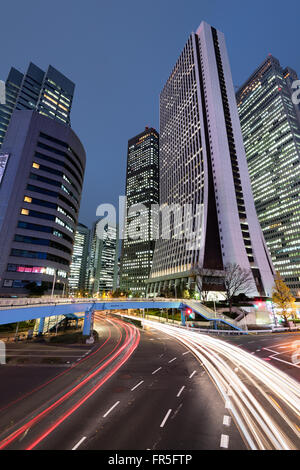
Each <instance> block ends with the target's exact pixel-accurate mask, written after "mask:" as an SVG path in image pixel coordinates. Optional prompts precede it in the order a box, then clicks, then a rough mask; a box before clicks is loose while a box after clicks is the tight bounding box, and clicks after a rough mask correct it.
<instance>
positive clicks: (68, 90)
mask: <svg viewBox="0 0 300 470" xmlns="http://www.w3.org/2000/svg"><path fill="white" fill-rule="evenodd" d="M74 89H75V85H74V83H73V82H72V81H71V80H69V79H68V78H67V77H65V76H64V75H63V74H62V73H61V72H59V71H58V70H56V69H55V68H54V67H52V66H51V65H49V67H48V69H47V71H46V72H44V71H43V70H41V69H40V68H39V67H37V66H36V65H35V64H33V63H30V64H29V67H28V69H27V72H26V73H25V74H22V73H21V72H19V71H18V70H16V69H15V68H12V69H11V70H10V72H9V75H8V78H7V80H6V104H4V105H0V147H1V145H2V143H3V140H4V137H5V133H6V129H7V127H8V124H9V121H10V118H11V115H12V112H13V110H14V109H20V110H22V109H29V110H35V111H38V112H39V113H40V114H43V115H44V116H48V117H49V118H51V119H54V120H56V121H58V122H61V123H63V124H67V125H68V126H70V125H71V121H70V112H71V106H72V101H73V95H74Z"/></svg>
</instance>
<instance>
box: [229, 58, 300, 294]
mask: <svg viewBox="0 0 300 470" xmlns="http://www.w3.org/2000/svg"><path fill="white" fill-rule="evenodd" d="M294 80H298V77H297V74H296V72H295V71H293V70H292V69H291V68H289V67H288V68H282V67H281V65H280V63H279V61H278V60H277V59H276V58H275V57H273V56H271V55H270V56H268V57H267V58H266V60H265V61H264V62H263V63H262V64H261V65H260V66H259V67H258V68H257V69H256V70H255V71H254V73H253V74H252V75H251V77H250V78H249V79H248V80H247V81H246V83H245V84H244V85H243V86H242V87H241V88H240V89H239V91H238V92H237V95H236V98H237V105H238V110H239V116H240V121H241V127H242V133H243V138H244V144H245V149H246V155H247V162H248V167H249V173H250V178H251V183H252V190H253V195H254V200H255V207H256V210H257V214H258V218H259V221H260V225H261V227H262V231H263V234H264V237H265V240H266V243H267V246H268V248H269V251H270V253H271V256H272V261H273V264H274V267H275V269H276V271H279V272H280V274H281V275H282V276H283V278H284V280H285V281H286V283H287V284H288V286H289V287H290V288H291V289H292V290H293V292H294V293H295V294H297V293H298V291H299V290H300V189H299V188H300V119H299V105H294V104H293V102H292V93H293V92H294V90H293V89H292V88H291V86H292V83H293V81H294Z"/></svg>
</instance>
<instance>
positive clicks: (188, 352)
mask: <svg viewBox="0 0 300 470" xmlns="http://www.w3.org/2000/svg"><path fill="white" fill-rule="evenodd" d="M190 353H191V351H187V352H185V353H182V355H183V356H185V355H186V354H190Z"/></svg>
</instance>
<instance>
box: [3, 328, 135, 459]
mask: <svg viewBox="0 0 300 470" xmlns="http://www.w3.org/2000/svg"><path fill="white" fill-rule="evenodd" d="M116 323H118V324H120V325H122V326H123V328H124V330H125V332H126V337H125V340H124V344H123V345H122V347H120V348H119V349H118V350H117V351H116V352H115V353H114V354H113V355H111V354H112V352H113V351H115V350H116V349H117V347H118V346H119V344H120V341H121V336H120V338H119V341H118V343H117V345H116V346H115V347H114V349H113V350H112V351H111V352H110V353H109V354H107V356H106V357H108V356H111V357H109V359H107V360H106V362H104V363H103V364H102V365H101V366H100V367H98V368H96V369H95V370H94V371H93V372H92V373H90V374H89V375H87V376H86V377H85V378H84V379H83V380H81V381H80V382H79V383H78V384H77V385H76V386H75V387H73V388H72V389H71V390H69V391H68V392H67V393H65V394H64V395H63V396H61V397H60V398H59V399H58V400H56V401H55V402H54V403H52V404H51V405H50V406H48V407H47V408H46V409H44V410H43V411H42V412H40V413H39V414H37V415H36V416H35V417H34V418H32V419H31V420H29V421H28V422H27V423H26V424H24V425H23V426H21V427H20V428H19V429H17V430H16V431H14V432H13V433H12V434H10V435H9V436H7V437H6V438H5V439H3V440H2V441H1V442H0V450H1V449H4V448H6V447H7V446H8V445H9V444H11V443H12V442H13V441H15V440H16V439H17V438H18V437H19V436H20V435H21V434H22V433H24V432H25V431H26V430H27V429H28V428H31V427H32V426H33V425H35V424H36V423H38V422H39V421H41V419H43V418H44V417H45V416H46V415H48V414H49V412H50V411H52V410H53V409H55V408H57V407H58V406H59V405H61V404H62V403H63V402H64V401H66V400H67V399H68V398H70V397H71V396H72V395H74V393H75V392H77V391H78V390H79V389H81V388H82V387H83V386H84V385H85V384H87V383H88V382H90V380H91V379H93V378H95V377H96V376H97V375H98V374H99V372H101V371H102V370H103V369H105V368H107V367H108V366H109V365H110V364H111V362H112V361H113V360H115V359H118V358H119V356H120V355H121V354H122V352H123V351H124V350H125V349H126V348H129V350H128V351H127V352H126V354H125V355H124V358H123V359H122V358H121V360H119V362H117V364H116V365H115V366H114V367H113V369H112V370H111V371H110V372H109V373H107V374H106V375H105V376H104V377H103V378H102V379H101V380H100V381H99V382H98V383H97V384H96V385H95V386H94V387H93V388H92V389H91V391H90V392H88V393H87V394H85V395H84V397H83V398H82V399H81V400H79V401H78V402H77V404H76V405H74V406H73V407H72V408H70V409H69V411H68V412H67V413H65V414H63V416H62V418H60V419H59V420H58V421H56V422H55V423H54V425H52V426H51V428H50V429H48V430H47V431H46V432H45V433H43V434H42V436H40V437H39V438H38V439H37V440H36V441H35V443H33V444H32V445H31V446H30V449H32V448H34V447H35V446H36V445H37V444H38V442H40V441H41V440H43V439H44V438H45V437H46V436H47V435H48V434H50V432H52V431H53V430H54V429H55V428H56V427H57V426H58V425H59V424H60V423H61V422H63V421H64V420H65V419H66V418H67V417H68V416H70V415H71V414H72V413H73V412H74V411H75V410H76V409H78V408H79V406H81V405H82V404H83V403H84V402H85V401H86V400H87V399H88V398H89V397H90V396H92V395H93V394H94V393H95V392H96V391H97V390H98V389H99V388H100V387H101V386H102V385H103V383H105V382H106V381H107V380H108V379H109V378H110V377H111V376H112V375H113V374H114V373H115V372H116V371H117V370H118V369H119V368H120V367H121V366H122V365H123V364H124V362H126V361H127V359H128V358H129V357H130V355H131V354H132V353H133V351H134V350H135V349H136V347H137V345H138V343H139V338H140V334H139V332H138V330H137V329H136V328H135V327H134V326H131V325H130V326H129V325H127V324H123V323H121V322H118V321H116ZM131 343H133V344H131ZM106 357H105V358H106ZM105 358H104V359H105ZM104 359H102V360H101V361H100V362H103V360H104ZM94 367H95V366H94ZM28 449H29V448H28Z"/></svg>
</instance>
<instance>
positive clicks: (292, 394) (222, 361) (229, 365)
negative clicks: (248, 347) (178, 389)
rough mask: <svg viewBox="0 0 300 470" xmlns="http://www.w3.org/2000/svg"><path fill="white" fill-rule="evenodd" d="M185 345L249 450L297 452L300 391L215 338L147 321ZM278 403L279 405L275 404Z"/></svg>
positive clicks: (292, 382)
mask: <svg viewBox="0 0 300 470" xmlns="http://www.w3.org/2000/svg"><path fill="white" fill-rule="evenodd" d="M144 324H145V325H147V326H149V327H151V328H154V329H156V330H159V331H160V332H162V333H165V334H168V335H170V336H172V337H173V338H175V339H176V340H178V341H180V342H181V343H182V344H184V345H185V346H186V347H188V348H189V349H190V350H191V351H192V352H193V353H194V355H195V356H196V357H197V358H198V360H199V361H200V362H202V363H203V365H204V367H205V369H206V370H207V372H208V373H209V374H210V376H211V378H212V379H213V381H214V383H215V384H216V386H217V388H218V390H219V392H220V393H221V395H222V397H223V399H224V401H225V403H227V406H228V407H229V409H230V412H231V414H232V416H233V418H234V419H235V422H236V424H237V426H238V427H239V429H240V432H241V434H242V436H243V437H244V440H245V441H246V442H247V444H248V446H249V448H250V449H260V450H265V449H277V450H296V449H299V448H300V433H299V427H298V425H297V424H295V422H296V423H297V422H298V423H299V418H300V387H299V384H298V383H297V382H296V381H295V380H293V379H292V378H290V377H289V376H288V375H287V374H285V373H284V372H282V371H280V370H279V369H277V368H275V367H273V366H272V365H271V364H269V363H267V362H265V361H263V360H262V359H260V358H257V357H255V356H253V355H251V354H249V353H248V352H246V351H244V350H242V349H240V348H239V347H237V346H234V345H232V344H230V343H227V342H225V341H222V340H220V339H217V338H214V337H211V336H208V335H204V334H199V333H196V332H191V331H188V330H184V329H179V328H178V327H174V326H169V325H162V324H159V323H156V322H153V321H150V320H144ZM279 403H280V405H279Z"/></svg>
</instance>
